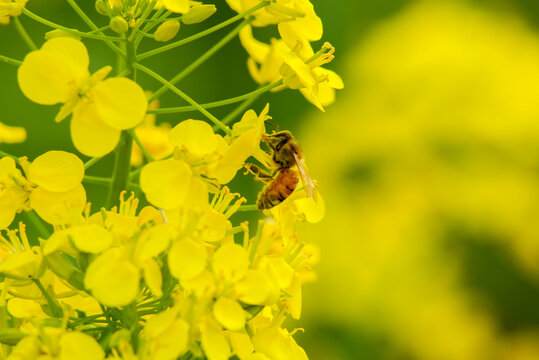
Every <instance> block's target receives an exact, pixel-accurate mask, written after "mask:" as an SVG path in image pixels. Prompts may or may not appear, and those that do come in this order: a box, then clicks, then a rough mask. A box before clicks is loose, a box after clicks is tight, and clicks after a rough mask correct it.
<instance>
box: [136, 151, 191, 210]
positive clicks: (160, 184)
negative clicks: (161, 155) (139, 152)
mask: <svg viewBox="0 0 539 360" xmlns="http://www.w3.org/2000/svg"><path fill="white" fill-rule="evenodd" d="M191 174H192V173H191V168H190V167H189V166H188V165H187V164H186V163H185V162H184V161H178V160H174V159H168V160H161V161H154V162H151V163H149V164H148V165H146V166H144V168H143V169H142V171H141V173H140V187H141V188H142V191H144V193H145V194H146V198H147V199H148V201H149V202H150V203H152V204H153V205H155V206H157V207H160V208H163V209H175V208H177V207H179V206H180V205H181V204H182V203H183V202H184V201H185V199H186V198H187V194H188V192H189V185H190V183H191Z"/></svg>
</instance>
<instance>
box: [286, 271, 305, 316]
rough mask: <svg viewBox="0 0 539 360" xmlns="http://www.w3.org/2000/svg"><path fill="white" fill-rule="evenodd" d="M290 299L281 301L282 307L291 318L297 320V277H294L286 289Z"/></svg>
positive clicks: (298, 282)
mask: <svg viewBox="0 0 539 360" xmlns="http://www.w3.org/2000/svg"><path fill="white" fill-rule="evenodd" d="M286 292H287V293H288V294H290V297H287V298H284V299H283V307H284V308H285V309H287V310H288V312H289V313H290V315H291V316H292V318H294V319H299V318H300V316H301V303H302V300H301V299H302V296H301V280H300V279H299V276H298V275H296V274H295V275H294V278H293V280H292V282H291V283H290V286H289V287H288V288H287V289H286Z"/></svg>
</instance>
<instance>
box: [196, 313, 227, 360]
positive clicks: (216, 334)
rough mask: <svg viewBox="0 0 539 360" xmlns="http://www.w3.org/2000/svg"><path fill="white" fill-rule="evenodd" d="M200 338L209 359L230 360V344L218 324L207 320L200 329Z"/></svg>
mask: <svg viewBox="0 0 539 360" xmlns="http://www.w3.org/2000/svg"><path fill="white" fill-rule="evenodd" d="M200 340H201V342H202V348H203V349H204V354H206V357H207V358H208V360H228V358H229V357H230V345H229V344H228V341H227V340H226V338H225V336H224V334H223V332H222V331H221V330H220V329H219V327H218V326H217V325H214V324H213V323H211V322H209V321H207V322H206V323H205V324H203V326H202V329H201V331H200Z"/></svg>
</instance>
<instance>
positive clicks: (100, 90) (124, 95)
mask: <svg viewBox="0 0 539 360" xmlns="http://www.w3.org/2000/svg"><path fill="white" fill-rule="evenodd" d="M90 93H91V94H90V97H91V98H92V100H93V102H94V104H95V107H96V109H97V113H98V114H99V116H100V119H101V121H103V122H104V123H105V124H107V125H108V126H110V127H112V128H115V129H118V130H125V129H130V128H133V127H135V126H136V125H138V124H139V123H140V122H141V121H142V120H143V119H144V115H145V114H146V108H147V107H148V102H147V101H146V95H145V94H144V90H142V88H141V87H140V86H139V85H138V84H137V83H136V82H134V81H133V80H131V79H127V78H122V77H116V78H111V79H106V80H104V81H101V82H99V83H97V84H96V85H95V86H94V87H93V88H92V90H91V91H90Z"/></svg>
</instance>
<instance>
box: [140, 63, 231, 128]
mask: <svg viewBox="0 0 539 360" xmlns="http://www.w3.org/2000/svg"><path fill="white" fill-rule="evenodd" d="M134 66H135V67H136V68H138V69H140V70H142V71H144V72H145V73H146V74H148V75H149V76H151V77H153V78H154V79H156V80H157V81H159V82H160V83H162V84H164V85H165V86H166V87H168V88H169V89H170V90H172V91H173V92H174V93H175V94H176V95H178V96H179V97H181V98H182V99H184V100H185V101H187V102H188V103H189V104H191V105H193V106H194V107H195V108H196V109H197V110H198V111H200V112H201V113H202V114H204V115H205V116H206V117H207V118H208V119H209V120H210V121H211V122H213V123H214V124H215V125H217V126H218V127H219V128H220V129H221V130H223V131H224V132H225V133H227V134H228V135H231V134H232V131H231V130H230V128H229V127H228V126H226V125H225V124H223V123H222V122H221V121H220V120H219V119H217V118H216V117H215V116H213V115H212V114H211V113H210V112H209V111H207V110H206V109H204V108H203V107H202V106H200V104H199V103H197V102H196V101H195V100H193V99H191V98H190V97H189V96H188V95H187V94H185V93H184V92H183V91H181V90H180V89H178V88H177V87H175V86H174V85H172V84H171V83H169V82H168V81H167V80H166V79H165V78H163V77H162V76H160V75H159V74H157V73H155V72H154V71H152V70H150V69H148V68H147V67H146V66H143V65H141V64H135V65H134Z"/></svg>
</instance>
